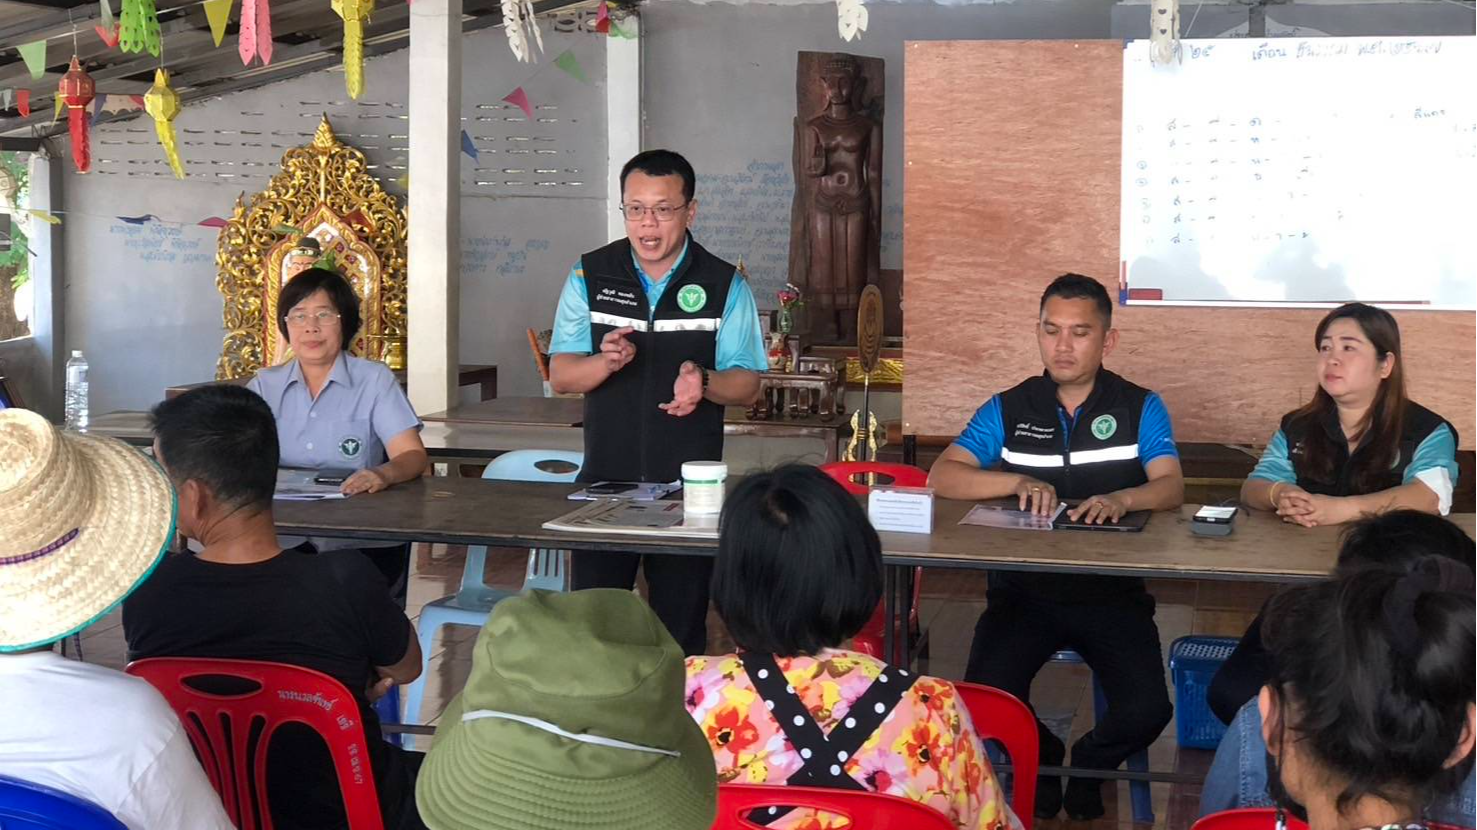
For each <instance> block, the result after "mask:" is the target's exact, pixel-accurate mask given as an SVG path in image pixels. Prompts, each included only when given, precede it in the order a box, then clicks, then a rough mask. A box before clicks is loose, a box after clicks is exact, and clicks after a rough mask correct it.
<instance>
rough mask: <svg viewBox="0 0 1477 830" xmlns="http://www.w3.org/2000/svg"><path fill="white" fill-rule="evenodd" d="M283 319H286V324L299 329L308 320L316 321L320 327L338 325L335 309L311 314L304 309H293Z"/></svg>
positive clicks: (337, 315)
mask: <svg viewBox="0 0 1477 830" xmlns="http://www.w3.org/2000/svg"><path fill="white" fill-rule="evenodd" d="M284 319H286V320H287V325H289V326H291V327H292V328H295V329H300V328H302V327H303V326H306V325H307V324H308V321H309V320H312V321H313V322H314V323H317V324H318V326H319V327H320V328H321V327H327V326H336V325H338V320H339V314H338V312H336V311H326V310H325V311H317V312H314V313H312V314H309V313H308V312H306V311H294V312H292V313H291V314H289V315H287V317H286V318H284Z"/></svg>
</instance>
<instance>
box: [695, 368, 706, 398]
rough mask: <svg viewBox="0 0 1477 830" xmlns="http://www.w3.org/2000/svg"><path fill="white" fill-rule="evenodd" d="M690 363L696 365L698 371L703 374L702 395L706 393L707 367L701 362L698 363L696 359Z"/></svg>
mask: <svg viewBox="0 0 1477 830" xmlns="http://www.w3.org/2000/svg"><path fill="white" fill-rule="evenodd" d="M692 365H694V366H696V367H697V370H698V372H699V373H700V374H702V376H703V394H704V395H706V394H708V368H707V367H706V366H704V365H703V364H701V363H698V362H697V361H693V364H692Z"/></svg>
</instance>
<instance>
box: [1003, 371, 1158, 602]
mask: <svg viewBox="0 0 1477 830" xmlns="http://www.w3.org/2000/svg"><path fill="white" fill-rule="evenodd" d="M1056 390H1057V384H1056V381H1054V380H1052V379H1051V376H1050V375H1049V374H1046V373H1042V374H1041V375H1039V376H1037V377H1033V378H1031V379H1029V380H1027V381H1026V382H1024V383H1022V384H1020V385H1019V386H1016V387H1015V388H1013V389H1010V390H1008V391H1005V392H1002V393H1000V418H1001V423H1002V424H1003V426H1004V427H1005V443H1004V446H1003V447H1002V449H1001V453H1000V458H1001V461H1000V469H1001V470H1003V471H1005V472H1011V473H1020V474H1023V475H1028V476H1030V477H1032V478H1036V479H1040V480H1041V481H1045V482H1047V483H1048V484H1050V485H1052V486H1053V487H1055V488H1056V492H1057V495H1058V496H1059V497H1061V498H1062V499H1064V500H1067V501H1077V500H1080V499H1085V498H1088V497H1090V496H1096V495H1101V494H1103V493H1111V492H1113V491H1114V490H1122V489H1125V488H1128V487H1137V486H1139V485H1140V484H1143V483H1145V482H1147V481H1148V480H1149V479H1148V476H1146V475H1144V467H1143V464H1142V463H1140V461H1139V447H1138V440H1139V420H1140V418H1141V417H1142V415H1143V412H1144V400H1145V399H1146V398H1147V397H1148V396H1149V390H1147V389H1144V388H1143V387H1141V386H1137V385H1135V384H1132V383H1129V382H1128V381H1126V380H1124V379H1123V378H1121V377H1119V376H1118V375H1116V374H1114V373H1112V372H1110V371H1108V370H1107V369H1099V370H1098V374H1097V379H1096V380H1095V381H1094V382H1093V386H1092V394H1090V395H1088V396H1087V400H1086V401H1084V402H1083V403H1082V414H1081V415H1078V416H1077V420H1076V421H1075V422H1069V423H1070V424H1071V435H1069V436H1063V435H1062V419H1061V417H1060V415H1059V411H1060V407H1061V404H1060V403H1058V402H1057V397H1056ZM1060 532H1062V533H1072V534H1080V533H1085V532H1087V531H1060ZM1071 538H1072V540H1073V541H1076V542H1079V543H1080V542H1084V541H1088V540H1084V539H1082V538H1080V537H1079V536H1073V537H1071ZM990 584H991V586H992V587H996V588H1007V587H1008V588H1010V589H1012V590H1018V591H1022V592H1026V593H1030V594H1034V595H1038V596H1041V597H1043V598H1047V599H1055V600H1067V601H1079V600H1080V601H1092V600H1093V599H1096V598H1102V597H1103V596H1105V595H1111V594H1121V593H1124V592H1137V591H1142V590H1143V585H1144V583H1143V580H1142V579H1136V578H1124V577H1101V576H1074V575H1059V574H1023V573H1006V572H995V573H992V574H991V576H990Z"/></svg>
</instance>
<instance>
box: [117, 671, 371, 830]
mask: <svg viewBox="0 0 1477 830" xmlns="http://www.w3.org/2000/svg"><path fill="white" fill-rule="evenodd" d="M124 671H126V672H128V673H129V674H131V675H133V676H135V677H141V678H143V679H144V680H146V681H148V683H149V685H151V686H153V687H154V688H156V689H158V690H159V692H160V694H162V695H164V699H165V700H167V701H169V707H170V708H171V709H173V710H174V712H175V714H176V715H178V716H179V719H180V722H181V723H183V724H184V726H185V731H186V732H188V733H189V735H190V743H191V744H193V745H194V747H195V754H196V755H198V756H199V757H200V762H201V764H202V765H203V766H204V767H205V773H206V775H208V776H209V777H210V783H211V784H212V785H213V786H214V787H215V789H216V792H218V793H220V796H221V802H222V803H223V804H224V805H225V808H226V813H227V814H228V815H229V816H230V818H231V821H232V823H234V824H235V825H236V826H237V827H238V828H240V830H273V824H272V814H271V811H270V810H269V809H268V806H267V753H266V752H265V748H266V746H267V742H268V741H270V740H271V737H272V733H273V732H275V731H276V730H277V728H278V727H279V726H281V725H283V724H285V723H302V724H306V725H307V726H309V727H312V729H313V730H314V731H316V732H317V733H318V734H319V735H321V736H322V737H323V740H324V742H325V743H326V744H328V750H329V752H330V753H331V754H332V755H333V765H334V770H335V772H337V773H338V783H339V788H340V789H341V790H342V792H343V797H344V812H345V814H346V815H347V816H348V819H349V830H384V820H383V819H382V818H381V817H380V804H379V795H378V793H377V792H376V791H375V786H374V775H373V773H372V771H371V770H370V768H369V753H368V741H367V739H366V738H365V735H364V724H363V722H361V721H360V719H359V707H358V705H357V704H356V703H355V702H354V697H353V695H350V694H349V690H348V689H345V688H344V685H343V684H342V683H340V682H338V681H337V680H334V679H333V678H332V677H329V676H328V675H326V674H323V673H322V672H316V671H313V670H312V669H305V668H302V667H300V666H289V665H285V664H282V663H266V662H258V661H255V660H210V659H195V658H183V657H155V658H150V659H147V660H137V661H134V662H132V663H129V664H128V666H127V667H126V668H125V669H124ZM207 677H227V678H234V679H237V680H242V681H247V682H248V683H249V684H251V685H252V686H254V688H250V689H247V690H246V691H243V692H240V693H235V694H213V693H210V692H204V691H201V690H200V689H198V688H195V687H194V686H191V685H190V684H189V682H188V681H190V680H192V679H194V678H207ZM253 756H254V757H253Z"/></svg>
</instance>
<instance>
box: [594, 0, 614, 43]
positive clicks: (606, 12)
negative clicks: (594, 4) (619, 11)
mask: <svg viewBox="0 0 1477 830" xmlns="http://www.w3.org/2000/svg"><path fill="white" fill-rule="evenodd" d="M595 31H597V32H599V33H600V34H602V35H608V34H610V4H609V3H608V2H606V0H600V10H599V11H597V12H596V13H595Z"/></svg>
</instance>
